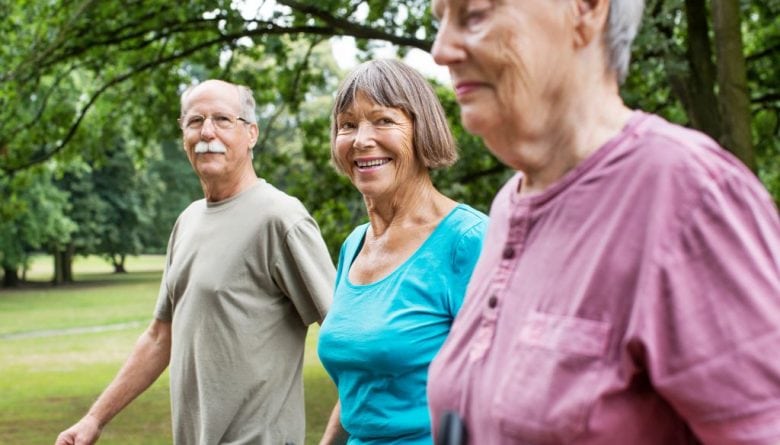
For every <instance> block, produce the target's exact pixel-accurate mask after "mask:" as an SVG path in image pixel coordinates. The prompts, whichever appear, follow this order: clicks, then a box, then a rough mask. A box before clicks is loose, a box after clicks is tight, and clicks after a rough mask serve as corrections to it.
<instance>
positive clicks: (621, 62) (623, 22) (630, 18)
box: [604, 0, 645, 83]
mask: <svg viewBox="0 0 780 445" xmlns="http://www.w3.org/2000/svg"><path fill="white" fill-rule="evenodd" d="M644 7H645V2H644V0H611V1H610V2H609V16H608V18H607V30H606V32H605V33H604V44H605V45H606V47H607V63H609V67H610V68H611V69H612V70H613V71H614V72H615V74H616V75H617V79H618V82H620V83H623V81H624V80H625V79H626V75H628V63H629V61H630V60H631V43H632V42H633V41H634V38H635V37H636V34H637V32H638V31H639V24H640V23H641V22H642V10H643V9H644Z"/></svg>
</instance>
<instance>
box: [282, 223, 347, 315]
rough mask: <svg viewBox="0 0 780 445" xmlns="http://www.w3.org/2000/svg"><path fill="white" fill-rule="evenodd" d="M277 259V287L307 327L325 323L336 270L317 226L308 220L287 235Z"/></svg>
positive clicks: (298, 224) (297, 224)
mask: <svg viewBox="0 0 780 445" xmlns="http://www.w3.org/2000/svg"><path fill="white" fill-rule="evenodd" d="M281 250H282V251H281V252H279V254H278V255H277V256H276V260H275V263H274V275H275V278H276V282H277V285H278V286H279V288H280V289H281V290H282V292H284V294H285V295H287V296H288V297H289V298H290V300H291V301H292V302H293V304H294V305H295V308H296V310H297V311H298V314H299V315H300V316H301V319H302V320H303V322H304V323H305V324H306V325H309V324H311V323H314V322H315V321H316V322H319V321H322V319H323V318H325V315H326V314H327V312H328V309H329V308H330V304H331V301H332V300H333V281H334V276H335V270H334V269H333V262H332V261H331V259H330V255H329V254H328V248H327V246H326V245H325V241H324V240H323V239H322V235H320V230H319V228H318V227H317V223H316V222H315V221H314V220H313V219H312V218H311V217H306V218H304V219H302V220H300V221H298V222H297V223H296V224H294V225H293V226H292V227H291V228H290V229H289V230H288V231H287V233H286V234H285V237H284V243H283V244H282V249H281Z"/></svg>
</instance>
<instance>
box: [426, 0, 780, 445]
mask: <svg viewBox="0 0 780 445" xmlns="http://www.w3.org/2000/svg"><path fill="white" fill-rule="evenodd" d="M642 9H643V3H642V1H641V0H523V1H499V0H434V1H433V11H434V14H435V15H436V16H437V17H438V19H439V21H440V25H439V29H438V34H437V36H436V41H435V44H434V46H433V51H432V52H433V57H434V59H435V60H436V61H437V62H438V63H439V64H441V65H446V66H447V67H448V68H449V71H450V75H451V77H452V84H453V87H454V89H455V94H456V96H457V100H458V103H459V104H460V107H461V119H462V121H463V123H464V125H465V127H466V129H467V130H469V131H470V132H471V133H473V134H476V135H479V136H480V137H482V138H483V140H484V142H485V143H486V145H487V147H488V148H489V150H490V151H491V152H492V153H494V154H495V155H496V156H497V157H498V158H499V159H501V160H502V161H503V162H504V163H505V164H506V165H508V166H510V167H511V168H513V169H514V170H516V171H517V173H516V175H515V176H513V177H512V178H511V179H510V180H509V181H508V182H507V183H506V184H505V186H504V187H503V188H502V189H501V191H499V193H498V195H497V196H496V198H495V200H494V201H493V204H492V206H491V210H490V227H489V230H488V233H487V235H486V237H485V249H484V251H483V252H482V255H481V257H480V259H479V262H478V264H477V266H476V268H475V270H474V274H473V276H472V279H471V282H470V283H469V292H468V295H467V297H466V302H465V304H464V306H463V309H462V310H461V312H460V314H459V315H458V318H457V320H456V322H455V323H454V325H453V327H452V331H451V332H450V336H449V337H448V339H447V341H446V343H445V344H444V346H443V347H442V349H441V351H440V353H439V354H438V355H437V357H436V359H435V360H434V361H433V363H432V364H431V366H430V375H429V379H428V381H429V387H428V397H429V402H430V405H431V415H432V416H433V420H434V423H436V422H438V419H439V418H440V417H442V418H444V419H447V422H446V426H447V427H448V428H446V429H445V431H458V432H461V433H462V429H464V428H463V427H465V430H466V434H467V436H468V440H469V443H472V444H479V445H482V444H490V445H500V444H583V445H584V444H617V443H620V444H632V445H642V444H683V443H685V444H692V443H710V444H738V443H739V444H742V443H744V444H748V443H749V444H779V443H780V354H778V353H776V352H769V351H777V350H778V345H780V221H779V220H778V212H777V209H776V208H775V206H774V204H773V202H772V200H771V199H770V196H769V195H768V193H767V192H766V191H765V190H764V189H763V187H762V186H761V184H760V183H759V182H758V180H757V179H756V178H755V176H754V175H753V174H752V173H751V172H750V171H749V170H748V169H746V168H745V167H744V166H743V165H742V164H741V163H740V162H739V161H738V160H736V159H735V158H734V157H733V156H731V155H730V154H729V153H728V152H726V151H725V150H723V149H722V148H721V147H719V146H718V144H717V143H716V142H715V141H713V140H711V139H710V138H708V137H707V136H705V135H703V134H701V133H699V132H696V131H693V130H690V129H686V128H683V127H680V126H677V125H673V124H671V123H669V122H667V121H665V120H664V119H662V118H660V117H658V116H654V115H651V114H647V113H644V112H642V111H639V110H631V109H629V108H628V107H626V105H624V104H623V101H622V100H621V97H620V95H619V93H618V85H619V83H620V82H621V81H622V80H623V78H624V77H625V76H626V72H627V70H628V61H629V54H630V46H631V42H632V40H633V39H634V36H635V35H636V32H637V29H638V27H639V24H640V21H641V18H642ZM445 413H446V414H447V415H446V416H443V414H445ZM458 423H460V424H461V425H460V426H459V425H457V424H458ZM442 424H445V422H442ZM434 431H438V428H435V429H434ZM444 436H445V434H444V433H443V434H442V435H437V438H440V439H442V440H444V441H446V440H447V438H446V437H444Z"/></svg>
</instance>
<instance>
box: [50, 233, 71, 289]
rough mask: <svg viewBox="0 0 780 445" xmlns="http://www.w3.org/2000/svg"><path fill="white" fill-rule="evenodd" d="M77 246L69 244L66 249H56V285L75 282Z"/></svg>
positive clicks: (54, 281) (54, 280)
mask: <svg viewBox="0 0 780 445" xmlns="http://www.w3.org/2000/svg"><path fill="white" fill-rule="evenodd" d="M75 251H76V246H74V245H73V243H70V244H68V245H67V246H66V247H65V249H59V248H57V249H55V251H54V279H53V280H52V281H53V283H54V284H55V285H57V284H63V283H72V282H73V255H74V254H75Z"/></svg>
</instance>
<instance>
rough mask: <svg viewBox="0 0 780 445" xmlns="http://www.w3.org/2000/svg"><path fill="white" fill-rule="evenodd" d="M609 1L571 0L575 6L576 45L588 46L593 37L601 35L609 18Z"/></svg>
mask: <svg viewBox="0 0 780 445" xmlns="http://www.w3.org/2000/svg"><path fill="white" fill-rule="evenodd" d="M610 1H611V0H572V2H573V3H574V8H575V11H574V14H575V18H574V26H575V29H574V31H575V39H576V40H575V44H576V45H577V46H578V47H585V46H588V45H590V43H591V42H592V41H593V39H594V38H596V37H597V36H600V35H602V33H603V32H604V29H605V28H606V26H607V19H608V18H609V4H610Z"/></svg>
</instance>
